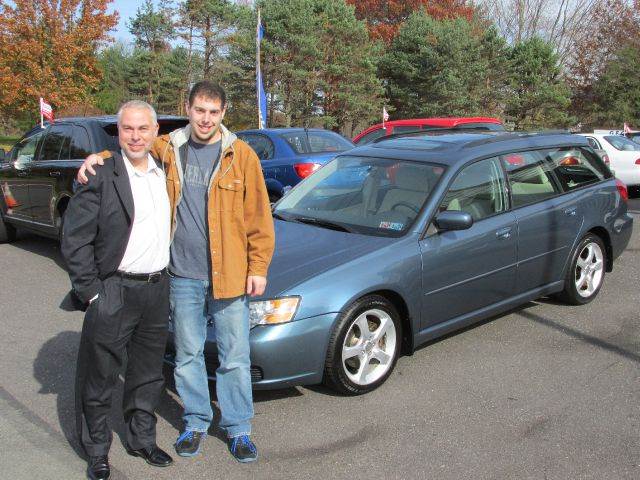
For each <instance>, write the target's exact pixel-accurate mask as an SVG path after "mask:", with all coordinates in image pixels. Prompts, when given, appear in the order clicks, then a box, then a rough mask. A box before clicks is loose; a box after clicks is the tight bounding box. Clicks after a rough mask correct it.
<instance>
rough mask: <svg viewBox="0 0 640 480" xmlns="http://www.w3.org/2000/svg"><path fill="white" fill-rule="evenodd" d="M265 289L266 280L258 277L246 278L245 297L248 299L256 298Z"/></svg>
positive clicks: (250, 276)
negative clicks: (248, 297) (247, 296)
mask: <svg viewBox="0 0 640 480" xmlns="http://www.w3.org/2000/svg"><path fill="white" fill-rule="evenodd" d="M266 287H267V278H266V277H260V276H258V275H249V276H248V277H247V295H249V296H250V297H258V296H260V295H262V294H263V293H264V290H265V288H266Z"/></svg>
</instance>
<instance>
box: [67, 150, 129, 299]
mask: <svg viewBox="0 0 640 480" xmlns="http://www.w3.org/2000/svg"><path fill="white" fill-rule="evenodd" d="M112 155H113V156H112V157H111V158H107V159H105V161H104V166H103V167H98V168H96V175H95V176H93V175H87V176H88V177H89V182H88V183H87V184H86V185H80V187H79V188H78V190H77V191H76V192H75V194H74V196H73V197H72V198H71V201H70V202H69V206H68V207H67V210H66V212H65V215H64V224H63V228H62V244H61V249H62V255H63V257H64V259H65V262H66V264H67V271H68V272H69V277H70V278H71V285H72V287H73V291H74V292H75V294H76V296H77V297H78V298H79V299H80V301H81V302H82V303H83V304H85V305H86V304H87V303H88V301H89V300H90V299H91V298H93V297H94V296H95V295H96V294H97V293H100V292H101V291H102V280H104V279H105V278H107V277H108V276H110V275H112V274H113V273H114V272H115V271H116V270H117V269H118V266H119V265H120V262H121V261H122V257H123V256H124V252H125V250H126V248H127V243H128V242H129V236H130V235H131V226H132V224H133V215H134V205H133V195H132V194H131V183H130V182H129V175H128V173H127V169H126V167H125V164H124V160H123V159H122V156H121V155H120V153H118V152H112Z"/></svg>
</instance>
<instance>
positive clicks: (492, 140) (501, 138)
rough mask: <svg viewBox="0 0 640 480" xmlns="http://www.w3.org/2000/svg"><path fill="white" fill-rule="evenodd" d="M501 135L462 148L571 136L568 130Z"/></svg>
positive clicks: (503, 133)
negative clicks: (551, 136) (515, 139)
mask: <svg viewBox="0 0 640 480" xmlns="http://www.w3.org/2000/svg"><path fill="white" fill-rule="evenodd" d="M497 133H499V134H501V135H495V136H493V137H488V138H481V139H479V140H473V141H471V142H469V143H466V144H464V145H463V147H462V148H470V147H477V146H478V145H485V144H488V143H495V142H504V141H507V140H512V139H513V138H534V137H536V136H540V135H571V133H570V132H569V131H568V130H531V131H526V132H525V131H519V132H497Z"/></svg>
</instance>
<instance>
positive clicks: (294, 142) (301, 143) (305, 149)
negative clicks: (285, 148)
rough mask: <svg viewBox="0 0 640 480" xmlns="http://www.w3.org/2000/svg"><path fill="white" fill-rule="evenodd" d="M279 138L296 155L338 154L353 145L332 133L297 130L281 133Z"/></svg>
mask: <svg viewBox="0 0 640 480" xmlns="http://www.w3.org/2000/svg"><path fill="white" fill-rule="evenodd" d="M280 136H281V137H282V138H284V139H285V140H286V141H287V143H288V144H289V146H290V147H291V148H293V150H294V151H295V152H296V153H297V154H298V155H301V154H304V153H331V152H334V153H338V152H345V151H347V150H351V149H352V148H353V143H351V142H350V141H349V140H347V139H346V138H343V137H342V136H340V135H338V134H337V133H333V132H322V131H317V130H307V131H305V130H298V131H295V132H288V133H281V134H280Z"/></svg>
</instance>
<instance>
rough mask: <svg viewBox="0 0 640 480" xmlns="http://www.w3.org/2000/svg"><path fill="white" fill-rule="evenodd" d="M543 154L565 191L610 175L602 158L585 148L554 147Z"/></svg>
mask: <svg viewBox="0 0 640 480" xmlns="http://www.w3.org/2000/svg"><path fill="white" fill-rule="evenodd" d="M545 154H546V155H545V156H546V160H547V162H549V163H550V164H551V165H552V167H553V173H554V174H555V175H556V178H557V179H558V180H559V182H560V184H561V185H562V189H563V190H564V191H565V192H566V191H569V190H574V189H576V188H578V187H582V186H583V185H589V184H591V183H596V182H599V181H601V180H604V179H605V178H609V177H610V176H611V173H610V172H609V171H608V169H607V167H606V166H605V165H604V163H603V162H602V160H600V158H599V157H598V156H597V155H596V154H595V153H594V152H592V151H590V150H588V149H586V148H579V147H575V148H571V147H564V148H555V149H551V150H547V151H546V152H545Z"/></svg>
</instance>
